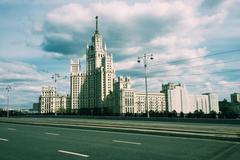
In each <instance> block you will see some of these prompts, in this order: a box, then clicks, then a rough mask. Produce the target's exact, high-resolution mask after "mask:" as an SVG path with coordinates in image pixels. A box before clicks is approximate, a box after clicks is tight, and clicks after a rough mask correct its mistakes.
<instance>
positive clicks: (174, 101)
mask: <svg viewBox="0 0 240 160" xmlns="http://www.w3.org/2000/svg"><path fill="white" fill-rule="evenodd" d="M162 92H164V93H166V95H165V97H166V99H167V103H166V105H167V107H166V108H167V109H168V111H169V112H172V111H174V110H175V111H176V112H177V113H180V112H183V113H189V112H191V113H193V112H194V111H196V110H198V111H200V110H202V111H203V112H204V113H206V114H208V113H210V112H211V111H215V112H217V113H218V112H219V105H218V96H217V94H216V93H203V94H202V95H192V94H189V93H188V91H187V89H186V87H185V86H184V85H183V84H173V83H168V84H163V85H162Z"/></svg>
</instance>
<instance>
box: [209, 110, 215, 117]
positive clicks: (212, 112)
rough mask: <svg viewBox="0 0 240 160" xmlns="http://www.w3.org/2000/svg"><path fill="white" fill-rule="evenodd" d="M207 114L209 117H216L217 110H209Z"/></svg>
mask: <svg viewBox="0 0 240 160" xmlns="http://www.w3.org/2000/svg"><path fill="white" fill-rule="evenodd" d="M209 116H210V118H216V116H217V112H216V111H214V110H211V112H210V113H209Z"/></svg>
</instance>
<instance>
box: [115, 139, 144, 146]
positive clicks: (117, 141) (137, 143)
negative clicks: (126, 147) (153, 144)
mask: <svg viewBox="0 0 240 160" xmlns="http://www.w3.org/2000/svg"><path fill="white" fill-rule="evenodd" d="M112 141H113V142H116V143H127V144H136V145H141V144H142V143H139V142H129V141H119V140H112Z"/></svg>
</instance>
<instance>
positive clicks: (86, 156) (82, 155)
mask: <svg viewBox="0 0 240 160" xmlns="http://www.w3.org/2000/svg"><path fill="white" fill-rule="evenodd" d="M58 152H60V153H65V154H71V155H75V156H79V157H85V158H88V157H89V155H86V154H81V153H75V152H70V151H64V150H58Z"/></svg>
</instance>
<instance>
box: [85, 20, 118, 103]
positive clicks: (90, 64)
mask: <svg viewBox="0 0 240 160" xmlns="http://www.w3.org/2000/svg"><path fill="white" fill-rule="evenodd" d="M86 52H87V53H86V63H87V64H86V83H87V97H88V105H87V106H88V107H89V108H95V107H104V106H105V102H106V99H107V96H108V95H109V94H110V93H111V92H112V91H113V79H114V78H115V70H114V67H113V61H112V54H110V53H108V52H107V47H106V44H105V46H104V47H103V38H102V35H101V34H100V33H99V31H98V17H97V16H96V30H95V33H94V34H93V36H92V42H91V45H90V46H87V48H86Z"/></svg>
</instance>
